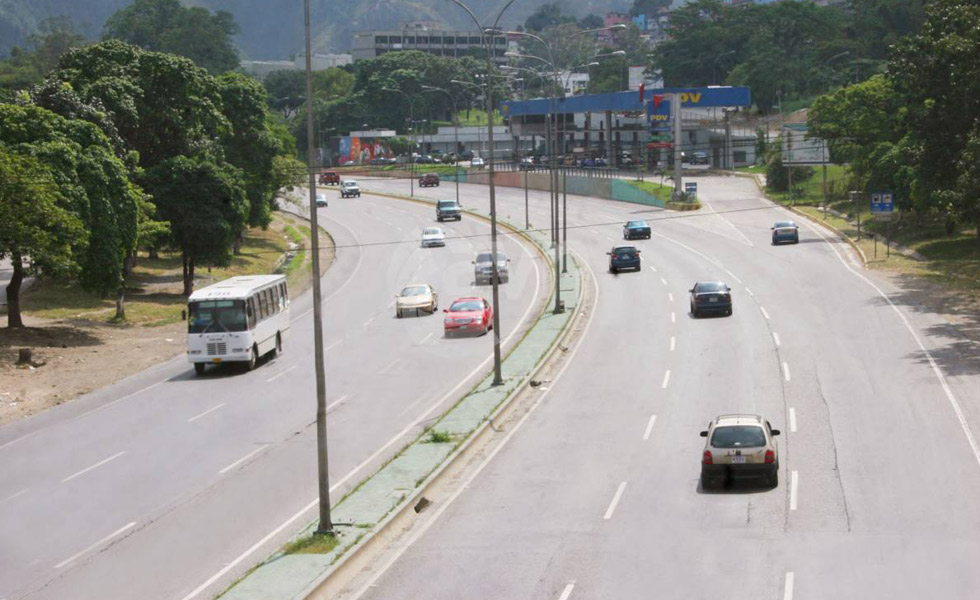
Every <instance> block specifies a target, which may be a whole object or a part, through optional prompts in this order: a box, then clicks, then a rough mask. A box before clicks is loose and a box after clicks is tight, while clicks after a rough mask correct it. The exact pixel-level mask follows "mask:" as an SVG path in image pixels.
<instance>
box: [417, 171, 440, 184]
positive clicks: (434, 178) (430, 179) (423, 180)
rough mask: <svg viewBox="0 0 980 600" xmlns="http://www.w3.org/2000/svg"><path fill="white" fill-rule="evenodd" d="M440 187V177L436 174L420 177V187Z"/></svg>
mask: <svg viewBox="0 0 980 600" xmlns="http://www.w3.org/2000/svg"><path fill="white" fill-rule="evenodd" d="M432 186H436V187H439V175H438V174H436V173H426V174H424V175H422V176H421V177H419V187H432Z"/></svg>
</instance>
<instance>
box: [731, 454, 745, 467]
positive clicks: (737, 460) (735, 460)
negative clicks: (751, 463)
mask: <svg viewBox="0 0 980 600" xmlns="http://www.w3.org/2000/svg"><path fill="white" fill-rule="evenodd" d="M732 464H733V465H744V464H745V457H744V456H733V457H732Z"/></svg>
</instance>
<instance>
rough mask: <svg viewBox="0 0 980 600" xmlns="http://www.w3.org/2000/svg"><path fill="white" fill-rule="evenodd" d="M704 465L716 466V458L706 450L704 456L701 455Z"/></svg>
mask: <svg viewBox="0 0 980 600" xmlns="http://www.w3.org/2000/svg"><path fill="white" fill-rule="evenodd" d="M701 464H702V465H713V464H715V459H714V457H712V456H711V450H705V451H704V454H702V455H701Z"/></svg>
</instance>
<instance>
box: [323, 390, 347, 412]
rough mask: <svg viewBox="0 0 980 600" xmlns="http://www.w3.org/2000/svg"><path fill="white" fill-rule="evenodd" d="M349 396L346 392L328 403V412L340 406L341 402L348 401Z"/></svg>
mask: <svg viewBox="0 0 980 600" xmlns="http://www.w3.org/2000/svg"><path fill="white" fill-rule="evenodd" d="M347 398H348V396H347V394H344V395H343V396H341V397H340V398H337V399H336V400H334V401H333V402H331V403H330V404H328V405H327V412H330V411H332V410H333V409H335V408H337V407H338V406H340V405H341V404H343V403H344V402H346V401H347Z"/></svg>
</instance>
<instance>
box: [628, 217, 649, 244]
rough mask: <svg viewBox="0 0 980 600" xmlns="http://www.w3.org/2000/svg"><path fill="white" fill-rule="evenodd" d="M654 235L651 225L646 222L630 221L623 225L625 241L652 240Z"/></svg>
mask: <svg viewBox="0 0 980 600" xmlns="http://www.w3.org/2000/svg"><path fill="white" fill-rule="evenodd" d="M651 235H652V233H651V231H650V224H649V223H647V222H646V221H629V222H627V223H626V225H623V239H624V240H632V239H634V238H644V239H650V236H651Z"/></svg>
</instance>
